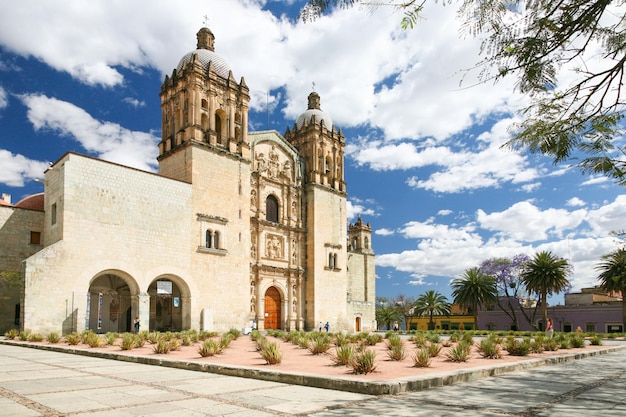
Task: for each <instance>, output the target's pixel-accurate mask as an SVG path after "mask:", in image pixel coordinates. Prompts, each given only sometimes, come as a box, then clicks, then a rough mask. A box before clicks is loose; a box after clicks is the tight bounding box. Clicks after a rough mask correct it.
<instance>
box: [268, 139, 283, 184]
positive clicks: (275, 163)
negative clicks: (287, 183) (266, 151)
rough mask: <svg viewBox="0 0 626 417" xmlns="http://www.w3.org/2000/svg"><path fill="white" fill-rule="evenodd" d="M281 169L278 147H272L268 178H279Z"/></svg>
mask: <svg viewBox="0 0 626 417" xmlns="http://www.w3.org/2000/svg"><path fill="white" fill-rule="evenodd" d="M279 167H280V162H279V156H278V153H276V147H275V146H272V150H271V151H270V161H269V172H268V176H269V177H270V178H276V177H278V170H279Z"/></svg>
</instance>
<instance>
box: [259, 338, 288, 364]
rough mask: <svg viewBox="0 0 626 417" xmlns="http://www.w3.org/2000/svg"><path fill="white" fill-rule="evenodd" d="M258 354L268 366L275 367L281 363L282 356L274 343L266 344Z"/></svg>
mask: <svg viewBox="0 0 626 417" xmlns="http://www.w3.org/2000/svg"><path fill="white" fill-rule="evenodd" d="M260 353H261V357H262V358H263V359H265V362H266V363H267V364H268V365H276V364H279V363H281V362H282V361H283V354H282V352H281V351H280V348H279V347H278V345H277V344H276V343H266V344H265V345H264V346H263V348H262V349H261V352H260Z"/></svg>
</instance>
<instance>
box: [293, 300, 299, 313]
mask: <svg viewBox="0 0 626 417" xmlns="http://www.w3.org/2000/svg"><path fill="white" fill-rule="evenodd" d="M297 306H298V299H297V298H294V299H293V312H294V313H295V312H296V311H297Z"/></svg>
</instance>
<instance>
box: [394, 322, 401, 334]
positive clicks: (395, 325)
mask: <svg viewBox="0 0 626 417" xmlns="http://www.w3.org/2000/svg"><path fill="white" fill-rule="evenodd" d="M398 330H400V325H399V324H398V322H397V321H394V322H393V331H394V332H396V333H398Z"/></svg>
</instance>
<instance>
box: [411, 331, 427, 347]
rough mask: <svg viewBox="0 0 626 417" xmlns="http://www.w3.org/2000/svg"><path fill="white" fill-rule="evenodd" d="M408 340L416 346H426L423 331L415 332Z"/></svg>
mask: <svg viewBox="0 0 626 417" xmlns="http://www.w3.org/2000/svg"><path fill="white" fill-rule="evenodd" d="M409 340H410V341H411V342H413V343H415V346H417V347H418V348H422V347H424V346H426V336H424V333H417V334H416V335H414V336H411V338H410V339H409Z"/></svg>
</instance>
